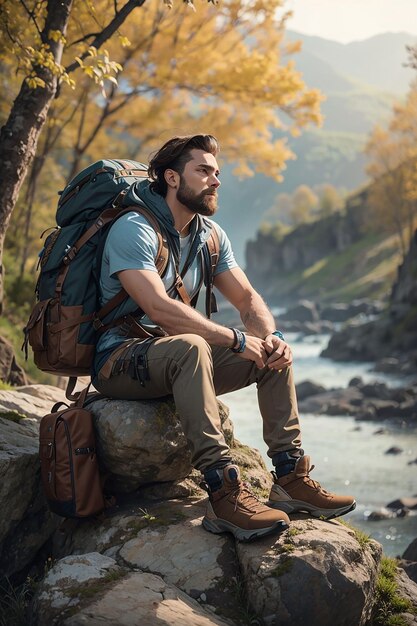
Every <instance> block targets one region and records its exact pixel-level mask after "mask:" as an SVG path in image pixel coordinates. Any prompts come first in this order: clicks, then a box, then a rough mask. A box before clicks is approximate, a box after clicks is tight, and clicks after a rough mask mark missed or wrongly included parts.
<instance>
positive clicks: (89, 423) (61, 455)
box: [39, 387, 105, 518]
mask: <svg viewBox="0 0 417 626" xmlns="http://www.w3.org/2000/svg"><path fill="white" fill-rule="evenodd" d="M87 391H88V387H87V388H86V389H84V390H83V391H82V393H81V394H80V397H79V399H78V400H77V402H76V403H75V404H73V405H71V406H67V405H64V406H66V408H64V409H63V410H58V409H59V407H60V406H61V405H62V404H64V403H58V404H55V405H54V407H53V408H52V412H51V413H50V414H49V415H45V417H43V418H42V420H41V423H40V431H39V456H40V461H41V480H42V485H43V489H44V492H45V496H46V499H47V502H48V505H49V508H50V509H51V511H53V512H54V513H56V514H57V515H61V516H62V517H76V518H78V517H88V516H91V515H97V514H99V513H101V512H102V511H103V509H104V508H105V500H104V496H103V488H102V480H101V478H100V473H99V467H98V462H97V453H96V440H95V435H94V425H93V416H92V413H91V412H90V411H88V410H87V409H86V408H83V404H84V402H85V399H86V396H87Z"/></svg>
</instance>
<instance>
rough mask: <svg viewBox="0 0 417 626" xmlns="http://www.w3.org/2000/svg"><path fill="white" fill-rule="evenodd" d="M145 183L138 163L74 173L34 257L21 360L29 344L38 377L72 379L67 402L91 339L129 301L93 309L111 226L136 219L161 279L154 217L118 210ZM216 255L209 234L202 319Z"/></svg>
mask: <svg viewBox="0 0 417 626" xmlns="http://www.w3.org/2000/svg"><path fill="white" fill-rule="evenodd" d="M146 177H147V167H146V165H144V164H143V163H138V162H136V161H126V160H123V161H121V160H103V161H97V162H96V163H93V165H90V166H89V167H88V168H86V169H85V170H83V171H82V172H80V173H79V174H78V175H77V176H76V177H75V178H74V179H73V180H72V181H71V182H70V183H69V184H68V185H67V186H66V187H65V189H64V190H63V191H62V192H61V194H60V196H61V197H60V200H59V203H58V209H57V213H56V221H57V227H56V228H54V229H53V231H52V233H51V234H50V235H49V236H48V237H47V239H46V241H45V246H44V248H43V250H42V252H41V254H40V260H39V266H40V274H39V279H38V282H37V286H36V295H37V300H38V302H37V304H36V305H35V306H34V308H33V310H32V313H31V316H30V318H29V321H28V323H27V325H26V327H25V329H24V333H25V340H24V343H23V349H24V350H25V352H26V357H27V346H28V343H29V344H30V346H31V347H32V350H33V355H34V361H35V364H36V365H37V367H38V368H39V369H40V370H42V371H44V372H49V373H52V374H57V375H59V376H70V377H71V378H72V380H71V385H70V386H69V387H68V389H67V397H69V398H70V399H73V398H72V397H71V391H68V390H69V389H73V387H74V384H75V380H74V378H73V377H77V376H88V375H89V374H90V370H91V365H92V362H93V358H94V350H95V345H96V343H97V339H98V333H100V332H103V330H105V329H106V328H108V327H110V326H114V325H115V323H118V322H120V323H121V322H122V321H123V320H116V321H114V319H113V318H112V315H111V314H112V313H114V314H116V313H117V311H116V309H117V307H118V306H119V305H120V304H121V303H122V302H123V301H124V300H125V299H126V298H127V297H128V296H127V293H126V292H125V291H124V290H123V289H122V290H121V291H120V292H119V293H118V294H117V295H116V296H114V297H113V298H112V299H111V300H110V301H109V302H107V303H106V304H105V306H104V307H102V308H100V304H99V274H100V266H101V258H102V251H103V247H104V242H105V239H106V236H107V234H108V231H109V228H110V227H111V225H112V224H113V223H114V221H115V220H117V219H118V218H119V217H120V216H121V215H123V214H125V213H127V212H130V211H132V210H134V211H137V212H139V213H142V214H143V215H144V216H145V217H146V219H147V220H148V221H149V222H150V224H151V225H152V227H153V228H154V230H155V233H156V235H157V237H158V250H157V254H156V257H155V265H156V268H157V270H158V273H159V274H160V275H162V274H163V272H164V270H165V268H166V266H167V263H168V257H169V248H168V238H167V237H166V236H165V233H164V231H163V229H162V228H161V226H160V224H159V222H158V221H157V219H156V218H155V216H154V215H153V213H151V212H150V211H149V209H147V208H146V207H145V206H144V205H141V204H139V203H138V204H136V205H134V206H129V207H125V206H124V205H123V201H124V196H125V195H126V193H127V190H128V188H129V187H130V185H132V184H133V183H135V182H137V181H138V180H143V179H144V178H146ZM219 248H220V244H219V239H218V235H217V232H216V230H215V228H213V229H212V233H211V235H210V237H209V239H208V241H207V245H206V246H205V247H204V250H203V253H204V254H203V258H204V263H205V267H206V268H207V269H206V270H205V282H206V287H207V290H206V311H207V315H208V316H210V312H211V311H213V310H215V308H214V304H212V298H211V297H212V295H213V294H212V287H213V277H214V269H215V266H216V264H217V262H218V259H219ZM176 288H177V290H178V292H179V295H180V297H181V298H182V300H183V302H187V303H190V301H189V299H188V301H187V298H188V294H187V293H186V291H185V288H184V286H183V284H182V282H181V277H180V276H178V275H177V281H176ZM191 304H193V303H191ZM113 317H114V316H113ZM109 319H110V320H111V321H110V322H109V323H107V322H108V320H109ZM104 322H106V323H104Z"/></svg>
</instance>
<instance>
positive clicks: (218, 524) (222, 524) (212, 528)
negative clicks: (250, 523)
mask: <svg viewBox="0 0 417 626" xmlns="http://www.w3.org/2000/svg"><path fill="white" fill-rule="evenodd" d="M202 524H203V526H204V528H205V529H206V530H208V531H209V532H210V533H214V534H215V535H219V534H221V533H231V534H232V535H233V536H234V537H235V539H237V540H238V541H241V542H248V541H254V540H255V539H260V538H261V537H266V536H267V535H271V534H272V533H280V532H282V531H283V530H286V529H287V528H288V524H286V523H285V522H284V521H278V522H275V524H274V525H273V526H268V527H267V528H256V529H253V530H245V529H244V528H239V526H235V525H234V524H232V523H231V522H227V521H226V520H223V519H215V520H211V519H208V518H207V517H204V518H203V522H202Z"/></svg>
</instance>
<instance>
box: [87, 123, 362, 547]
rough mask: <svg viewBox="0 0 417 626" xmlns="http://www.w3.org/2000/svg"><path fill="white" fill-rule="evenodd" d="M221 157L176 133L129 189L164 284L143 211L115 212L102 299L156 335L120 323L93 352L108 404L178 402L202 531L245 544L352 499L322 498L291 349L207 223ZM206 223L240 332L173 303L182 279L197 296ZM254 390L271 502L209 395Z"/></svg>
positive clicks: (218, 276)
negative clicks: (307, 448)
mask: <svg viewBox="0 0 417 626" xmlns="http://www.w3.org/2000/svg"><path fill="white" fill-rule="evenodd" d="M218 151H219V146H218V143H217V141H216V139H215V138H214V137H212V136H211V135H195V136H187V137H174V138H173V139H171V140H169V141H168V142H167V143H165V145H164V146H162V148H161V149H160V150H159V151H158V152H157V153H156V155H155V156H154V157H153V159H152V160H151V162H150V166H149V176H150V179H151V180H150V181H145V182H143V183H140V184H135V185H134V186H133V187H131V188H130V191H129V194H130V198H129V194H128V199H130V200H132V201H135V200H136V201H137V199H138V198H139V199H140V200H141V201H142V202H143V203H144V204H145V205H146V206H147V207H148V209H149V210H150V211H151V212H152V213H153V214H154V215H155V216H156V218H157V219H158V221H159V222H160V224H161V225H162V227H163V229H164V231H165V232H166V236H167V238H168V239H169V241H170V247H171V252H170V262H169V264H168V268H167V270H166V272H165V274H164V275H163V276H162V278H161V277H160V276H159V274H158V272H157V270H156V266H155V256H156V255H157V250H158V238H157V235H156V233H155V229H154V228H153V227H152V226H151V224H150V222H149V221H148V220H147V219H146V217H144V216H143V215H140V214H139V213H136V212H132V213H128V214H127V215H125V216H123V217H121V218H120V219H119V220H117V222H116V223H115V224H114V225H113V226H112V228H111V230H110V233H109V235H108V238H107V240H106V244H105V248H104V251H103V261H102V271H101V291H102V304H104V303H105V302H106V301H108V300H109V299H110V298H111V297H112V296H113V295H115V293H117V292H118V291H119V290H120V288H121V287H123V288H124V289H125V291H126V292H127V293H128V294H129V296H130V298H129V300H128V301H126V302H125V303H124V305H123V306H122V307H121V310H120V311H119V315H125V314H127V313H132V312H135V311H136V319H138V317H139V318H140V326H141V328H147V329H148V330H149V329H150V333H151V334H152V335H154V334H156V333H158V334H159V335H160V336H158V337H156V338H154V337H153V338H151V339H146V338H145V339H144V338H143V337H144V336H146V335H145V334H144V333H143V334H142V332H139V333H137V334H139V335H141V338H133V339H132V338H131V337H132V336H134V335H135V330H134V329H133V330H132V327H126V325H124V326H122V327H118V328H115V329H112V330H110V331H108V332H106V333H105V334H104V335H103V336H102V338H101V340H100V341H99V343H98V346H97V352H96V358H95V368H94V373H93V382H94V385H95V386H96V388H97V389H98V390H99V391H100V392H101V393H103V394H105V395H107V396H110V397H114V398H122V399H149V398H157V397H162V396H166V395H167V394H172V395H173V397H174V400H175V403H176V407H177V411H178V413H179V415H180V419H181V424H182V427H183V430H184V433H185V435H186V437H187V440H188V442H189V445H190V448H191V453H192V463H193V465H194V467H196V468H198V469H199V470H201V472H202V473H203V475H204V478H205V481H206V483H207V488H208V493H209V504H208V509H207V513H206V516H205V517H204V519H203V525H204V527H205V528H206V529H207V530H209V531H211V532H214V533H220V532H225V531H228V532H231V533H233V534H234V536H235V537H236V538H237V539H238V540H243V541H248V540H250V539H254V538H257V537H262V536H264V535H267V534H269V533H274V532H279V531H281V530H283V529H285V528H287V526H288V523H289V518H288V515H287V514H288V513H292V512H294V511H299V510H302V511H308V512H310V514H312V515H313V516H315V517H324V518H326V519H330V518H332V517H336V516H338V515H343V514H344V513H347V512H348V511H350V510H352V509H353V508H354V507H355V502H354V500H353V498H351V497H349V496H347V497H342V496H336V495H334V494H330V493H328V492H326V491H324V490H323V489H322V488H321V486H320V485H319V484H318V483H317V482H315V481H313V480H311V478H310V477H309V471H310V469H311V468H310V460H309V457H308V456H304V453H303V450H302V449H301V439H300V427H299V420H298V412H297V401H296V394H295V390H294V383H293V373H292V368H291V363H292V353H291V348H290V346H289V345H288V344H287V343H286V342H285V340H284V338H283V336H282V334H281V333H280V332H279V331H277V330H276V325H275V322H274V319H273V317H272V315H271V313H270V311H269V310H268V308H267V306H266V305H265V303H264V302H263V300H262V298H261V297H260V296H259V295H258V294H257V293H256V291H255V290H254V288H253V287H252V285H251V284H250V283H249V281H248V279H247V277H246V275H245V274H244V272H243V271H242V270H241V269H240V268H239V267H238V265H237V263H236V262H235V260H234V257H233V253H232V250H231V246H230V242H229V240H228V238H227V236H226V234H225V233H224V231H223V230H222V229H221V228H220V227H219V226H218V225H217V224H216V225H215V224H214V223H213V222H212V221H211V220H210V219H208V218H209V217H211V216H212V215H214V214H215V212H216V210H217V191H218V188H219V186H220V180H219V167H218V164H217V160H216V156H217V154H218ZM212 228H215V229H216V232H217V235H218V238H219V245H220V255H219V260H218V263H217V266H216V269H215V272H214V285H215V286H216V287H217V288H218V289H219V291H220V292H221V293H222V294H223V295H224V296H225V297H226V298H227V299H228V300H229V301H230V302H231V303H232V304H233V305H234V306H235V307H236V309H237V310H238V311H239V313H240V316H241V319H242V322H243V324H244V326H245V329H246V330H247V332H245V333H242V332H241V331H239V330H238V329H232V328H227V327H224V326H221V325H219V324H216V323H214V322H212V321H211V320H209V319H206V318H205V317H204V316H203V315H201V314H200V313H199V312H197V311H196V310H194V309H193V308H192V307H191V306H189V305H188V304H186V303H184V301H182V299H181V297H180V291H181V283H183V285H184V287H185V289H186V291H187V292H188V294H189V297H190V299H191V301H195V299H196V296H197V294H198V292H199V290H200V287H201V285H202V282H203V273H204V272H203V266H204V264H203V262H202V258H203V253H202V249H203V248H204V245H205V242H206V241H207V239H208V238H209V236H210V233H211V229H212ZM179 277H180V278H179ZM138 307H139V310H140V314H139V315H138V313H137V311H138ZM137 328H139V326H136V329H137ZM161 335H162V336H161ZM127 337H130V338H127ZM132 363H135V364H136V365H137V367H131V364H132ZM252 383H256V384H257V387H258V399H259V408H260V412H261V415H262V419H263V436H264V439H265V442H266V443H267V445H268V455H269V456H270V458H271V459H272V463H273V465H274V467H275V471H274V472H273V477H274V484H273V486H272V489H271V493H270V499H269V502H268V506H266V505H264V504H261V503H260V502H259V501H258V499H257V498H256V497H255V496H254V495H253V494H252V493H251V491H250V490H249V489H248V488H247V487H246V486H245V485H244V484H243V483H242V481H241V479H240V472H239V468H238V467H237V466H236V465H235V464H234V463H233V459H232V456H231V451H230V449H229V447H228V446H227V444H226V442H225V440H224V437H223V434H222V432H221V429H220V419H219V413H218V405H217V400H216V395H219V394H222V393H226V392H230V391H233V390H236V389H241V388H242V387H245V386H247V385H250V384H252Z"/></svg>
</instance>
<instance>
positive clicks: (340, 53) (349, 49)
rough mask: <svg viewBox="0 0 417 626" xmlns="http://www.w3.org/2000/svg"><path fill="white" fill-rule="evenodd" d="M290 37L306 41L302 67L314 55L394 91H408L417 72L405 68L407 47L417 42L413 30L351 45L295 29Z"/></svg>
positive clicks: (349, 74) (341, 70) (341, 71)
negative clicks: (412, 33) (304, 33)
mask: <svg viewBox="0 0 417 626" xmlns="http://www.w3.org/2000/svg"><path fill="white" fill-rule="evenodd" d="M287 38H288V39H289V40H290V41H293V40H294V39H295V40H301V41H302V42H303V49H302V54H301V55H300V60H301V65H300V64H299V63H298V62H297V66H298V67H299V68H300V69H301V66H302V65H304V66H306V64H307V65H308V63H309V61H308V57H309V56H310V55H312V56H313V57H315V58H316V59H320V60H321V61H323V62H324V63H327V64H330V65H331V67H332V68H337V73H338V74H342V75H344V76H346V77H351V78H356V79H359V80H360V81H362V82H364V83H365V84H367V85H373V86H375V87H378V88H379V89H381V90H383V91H386V92H391V93H394V94H404V93H405V92H406V91H407V89H408V87H409V84H410V81H411V80H412V78H413V75H414V73H413V70H412V69H411V68H409V67H404V64H406V63H407V60H408V54H407V50H406V46H411V45H415V44H416V43H417V36H416V35H411V34H410V33H383V34H380V35H375V36H374V37H371V38H370V39H365V40H364V41H354V42H351V43H348V44H341V43H338V42H337V41H329V40H328V39H322V38H321V37H312V36H310V35H303V34H302V33H297V32H295V31H287ZM310 62H311V61H310ZM306 78H307V72H306Z"/></svg>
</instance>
